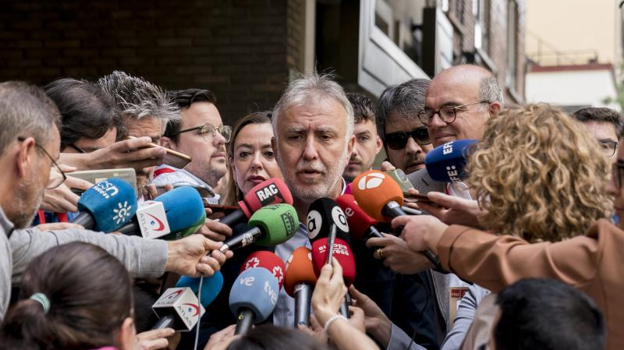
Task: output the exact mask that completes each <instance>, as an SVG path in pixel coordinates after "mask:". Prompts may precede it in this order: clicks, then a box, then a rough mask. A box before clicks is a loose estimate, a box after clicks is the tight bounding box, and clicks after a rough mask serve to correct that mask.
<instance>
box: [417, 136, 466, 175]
mask: <svg viewBox="0 0 624 350" xmlns="http://www.w3.org/2000/svg"><path fill="white" fill-rule="evenodd" d="M477 142H478V141H477V140H456V141H451V142H447V143H445V144H443V145H442V146H438V147H436V148H434V149H433V150H431V151H430V152H429V153H427V156H426V157H425V167H426V168H427V173H428V174H429V176H430V177H431V179H433V180H434V181H438V182H459V181H462V180H463V179H465V178H466V177H467V174H466V172H465V171H464V167H465V166H466V159H467V158H468V155H469V152H470V149H471V148H472V146H473V145H474V144H476V143H477Z"/></svg>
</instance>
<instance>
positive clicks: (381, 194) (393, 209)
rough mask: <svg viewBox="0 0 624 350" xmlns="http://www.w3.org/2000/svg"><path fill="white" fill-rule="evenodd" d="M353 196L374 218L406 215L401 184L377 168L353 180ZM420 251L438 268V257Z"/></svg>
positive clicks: (390, 218)
mask: <svg viewBox="0 0 624 350" xmlns="http://www.w3.org/2000/svg"><path fill="white" fill-rule="evenodd" d="M353 197H355V200H356V201H357V204H358V205H359V206H360V208H362V209H363V210H364V212H366V214H368V215H370V216H371V217H372V218H373V219H375V220H378V221H383V222H390V221H392V219H394V218H396V217H397V216H403V215H407V213H406V212H405V211H403V209H401V206H402V205H403V191H402V190H401V186H399V184H398V183H397V182H396V181H395V180H394V179H393V178H391V177H390V176H389V175H388V174H386V173H383V172H381V171H379V170H369V171H367V172H365V173H362V174H360V176H358V177H356V178H355V179H354V180H353ZM401 230H402V229H401ZM421 253H422V254H423V255H425V257H427V259H429V261H431V262H432V263H433V264H434V265H435V266H436V268H438V269H440V259H439V258H438V257H437V256H436V255H435V254H433V252H432V251H430V250H425V251H423V252H421Z"/></svg>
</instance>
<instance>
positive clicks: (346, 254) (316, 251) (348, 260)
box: [312, 237, 355, 287]
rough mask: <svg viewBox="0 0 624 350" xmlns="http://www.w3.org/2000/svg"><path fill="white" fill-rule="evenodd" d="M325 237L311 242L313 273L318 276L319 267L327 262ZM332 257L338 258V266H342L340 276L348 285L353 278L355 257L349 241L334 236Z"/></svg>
mask: <svg viewBox="0 0 624 350" xmlns="http://www.w3.org/2000/svg"><path fill="white" fill-rule="evenodd" d="M328 250H329V249H328V247H327V238H321V239H318V240H316V241H314V243H312V265H313V266H314V273H315V274H316V276H317V277H318V276H319V275H320V274H321V269H322V268H323V266H324V265H325V264H326V263H327V254H328ZM333 258H334V259H336V260H338V262H339V263H340V266H342V276H343V278H344V282H345V285H346V286H347V287H349V286H350V285H351V284H353V281H354V280H355V258H354V257H353V252H352V251H351V247H349V243H347V242H346V241H345V240H344V239H342V238H338V237H336V239H335V240H334V254H333Z"/></svg>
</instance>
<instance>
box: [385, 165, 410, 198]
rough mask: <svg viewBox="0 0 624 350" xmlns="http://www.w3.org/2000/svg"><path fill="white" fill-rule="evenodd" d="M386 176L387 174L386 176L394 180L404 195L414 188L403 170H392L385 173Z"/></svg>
mask: <svg viewBox="0 0 624 350" xmlns="http://www.w3.org/2000/svg"><path fill="white" fill-rule="evenodd" d="M386 174H388V176H390V177H391V178H392V179H394V181H396V183H398V184H399V187H401V191H403V192H404V193H405V192H408V191H409V190H410V189H411V188H414V186H412V183H411V182H410V180H409V179H408V178H407V175H405V172H404V171H403V170H401V169H394V170H390V171H387V172H386Z"/></svg>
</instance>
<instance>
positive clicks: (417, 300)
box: [272, 74, 437, 349]
mask: <svg viewBox="0 0 624 350" xmlns="http://www.w3.org/2000/svg"><path fill="white" fill-rule="evenodd" d="M272 123H273V134H274V135H275V136H274V138H273V139H272V145H273V150H274V151H275V155H276V159H277V163H278V165H279V167H280V169H281V170H282V174H283V175H284V180H285V182H286V184H287V185H288V188H289V189H290V190H291V192H292V195H293V200H294V207H295V209H296V210H297V215H298V216H299V221H300V226H299V229H298V230H297V232H296V233H295V235H294V236H293V237H292V238H291V239H290V240H288V241H286V242H285V243H282V244H280V245H278V246H276V248H275V254H277V255H278V256H279V257H280V258H281V259H282V260H283V261H284V262H286V261H287V260H288V258H289V257H290V255H291V254H292V252H293V251H294V250H295V249H296V248H298V247H301V246H307V247H311V245H310V240H309V239H308V235H307V226H306V224H307V222H306V218H307V213H308V209H309V206H310V204H311V203H312V202H314V201H315V200H317V199H319V198H323V197H326V198H331V199H336V198H337V197H338V196H339V195H341V194H342V193H343V192H344V190H345V187H346V183H345V181H344V180H343V178H342V173H343V171H344V169H345V166H346V165H347V163H348V161H349V158H350V155H351V153H352V151H353V147H354V143H355V137H354V136H353V130H354V117H353V107H352V106H351V103H350V102H349V100H348V99H347V97H346V95H345V93H344V90H343V89H342V87H341V86H340V85H338V84H337V83H336V82H334V81H332V80H331V78H329V77H327V76H319V75H316V74H313V75H310V76H305V77H303V78H300V79H297V80H295V81H293V82H291V83H290V84H289V86H288V87H287V88H286V91H285V92H284V93H283V95H282V97H281V98H280V100H279V101H278V102H277V104H276V106H275V109H274V110H273V120H272ZM368 255H369V256H370V252H368ZM355 257H356V264H358V266H359V262H358V261H357V260H358V259H359V257H358V256H357V255H356V256H355ZM363 258H364V259H366V257H363ZM373 263H376V265H377V267H378V268H376V269H375V270H367V269H363V270H361V271H360V274H358V279H359V278H361V277H362V278H365V280H366V282H369V286H371V289H373V290H376V291H377V292H378V293H377V295H375V298H374V299H376V300H375V301H377V302H378V303H379V302H381V303H382V304H383V309H384V311H385V312H386V313H387V314H389V313H390V312H391V311H393V312H394V311H395V310H396V312H395V314H394V315H393V316H394V317H393V321H395V319H397V320H398V322H397V323H399V322H400V324H401V325H402V327H404V328H405V329H406V331H407V332H409V334H414V338H415V340H416V341H418V342H422V343H423V345H425V346H426V347H427V348H430V349H437V343H436V340H435V330H434V329H433V325H432V322H430V321H431V320H432V318H433V306H432V305H433V303H431V302H428V301H427V293H426V288H427V286H424V284H425V282H422V284H421V283H418V285H417V286H415V285H414V282H413V281H412V280H411V279H409V280H410V281H412V285H410V287H409V288H408V287H407V286H406V285H404V284H398V283H397V284H395V283H394V282H395V280H394V275H393V274H392V272H391V271H390V270H389V269H385V268H383V266H381V269H379V267H380V264H378V263H377V262H376V261H373ZM356 284H357V279H356ZM395 292H396V293H403V292H405V293H404V294H401V295H395ZM423 296H424V297H423ZM294 308H295V305H294V299H293V298H291V297H290V296H288V294H286V292H285V291H284V290H282V291H280V295H279V298H278V301H277V306H276V308H275V311H274V313H273V323H274V324H276V325H278V326H286V327H292V326H293V323H294ZM388 323H389V322H388ZM394 329H395V327H389V328H388V329H387V332H386V333H385V334H384V338H385V339H384V342H385V344H384V345H387V344H388V342H390V343H392V340H391V338H392V334H394V333H397V332H396V331H394Z"/></svg>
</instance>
